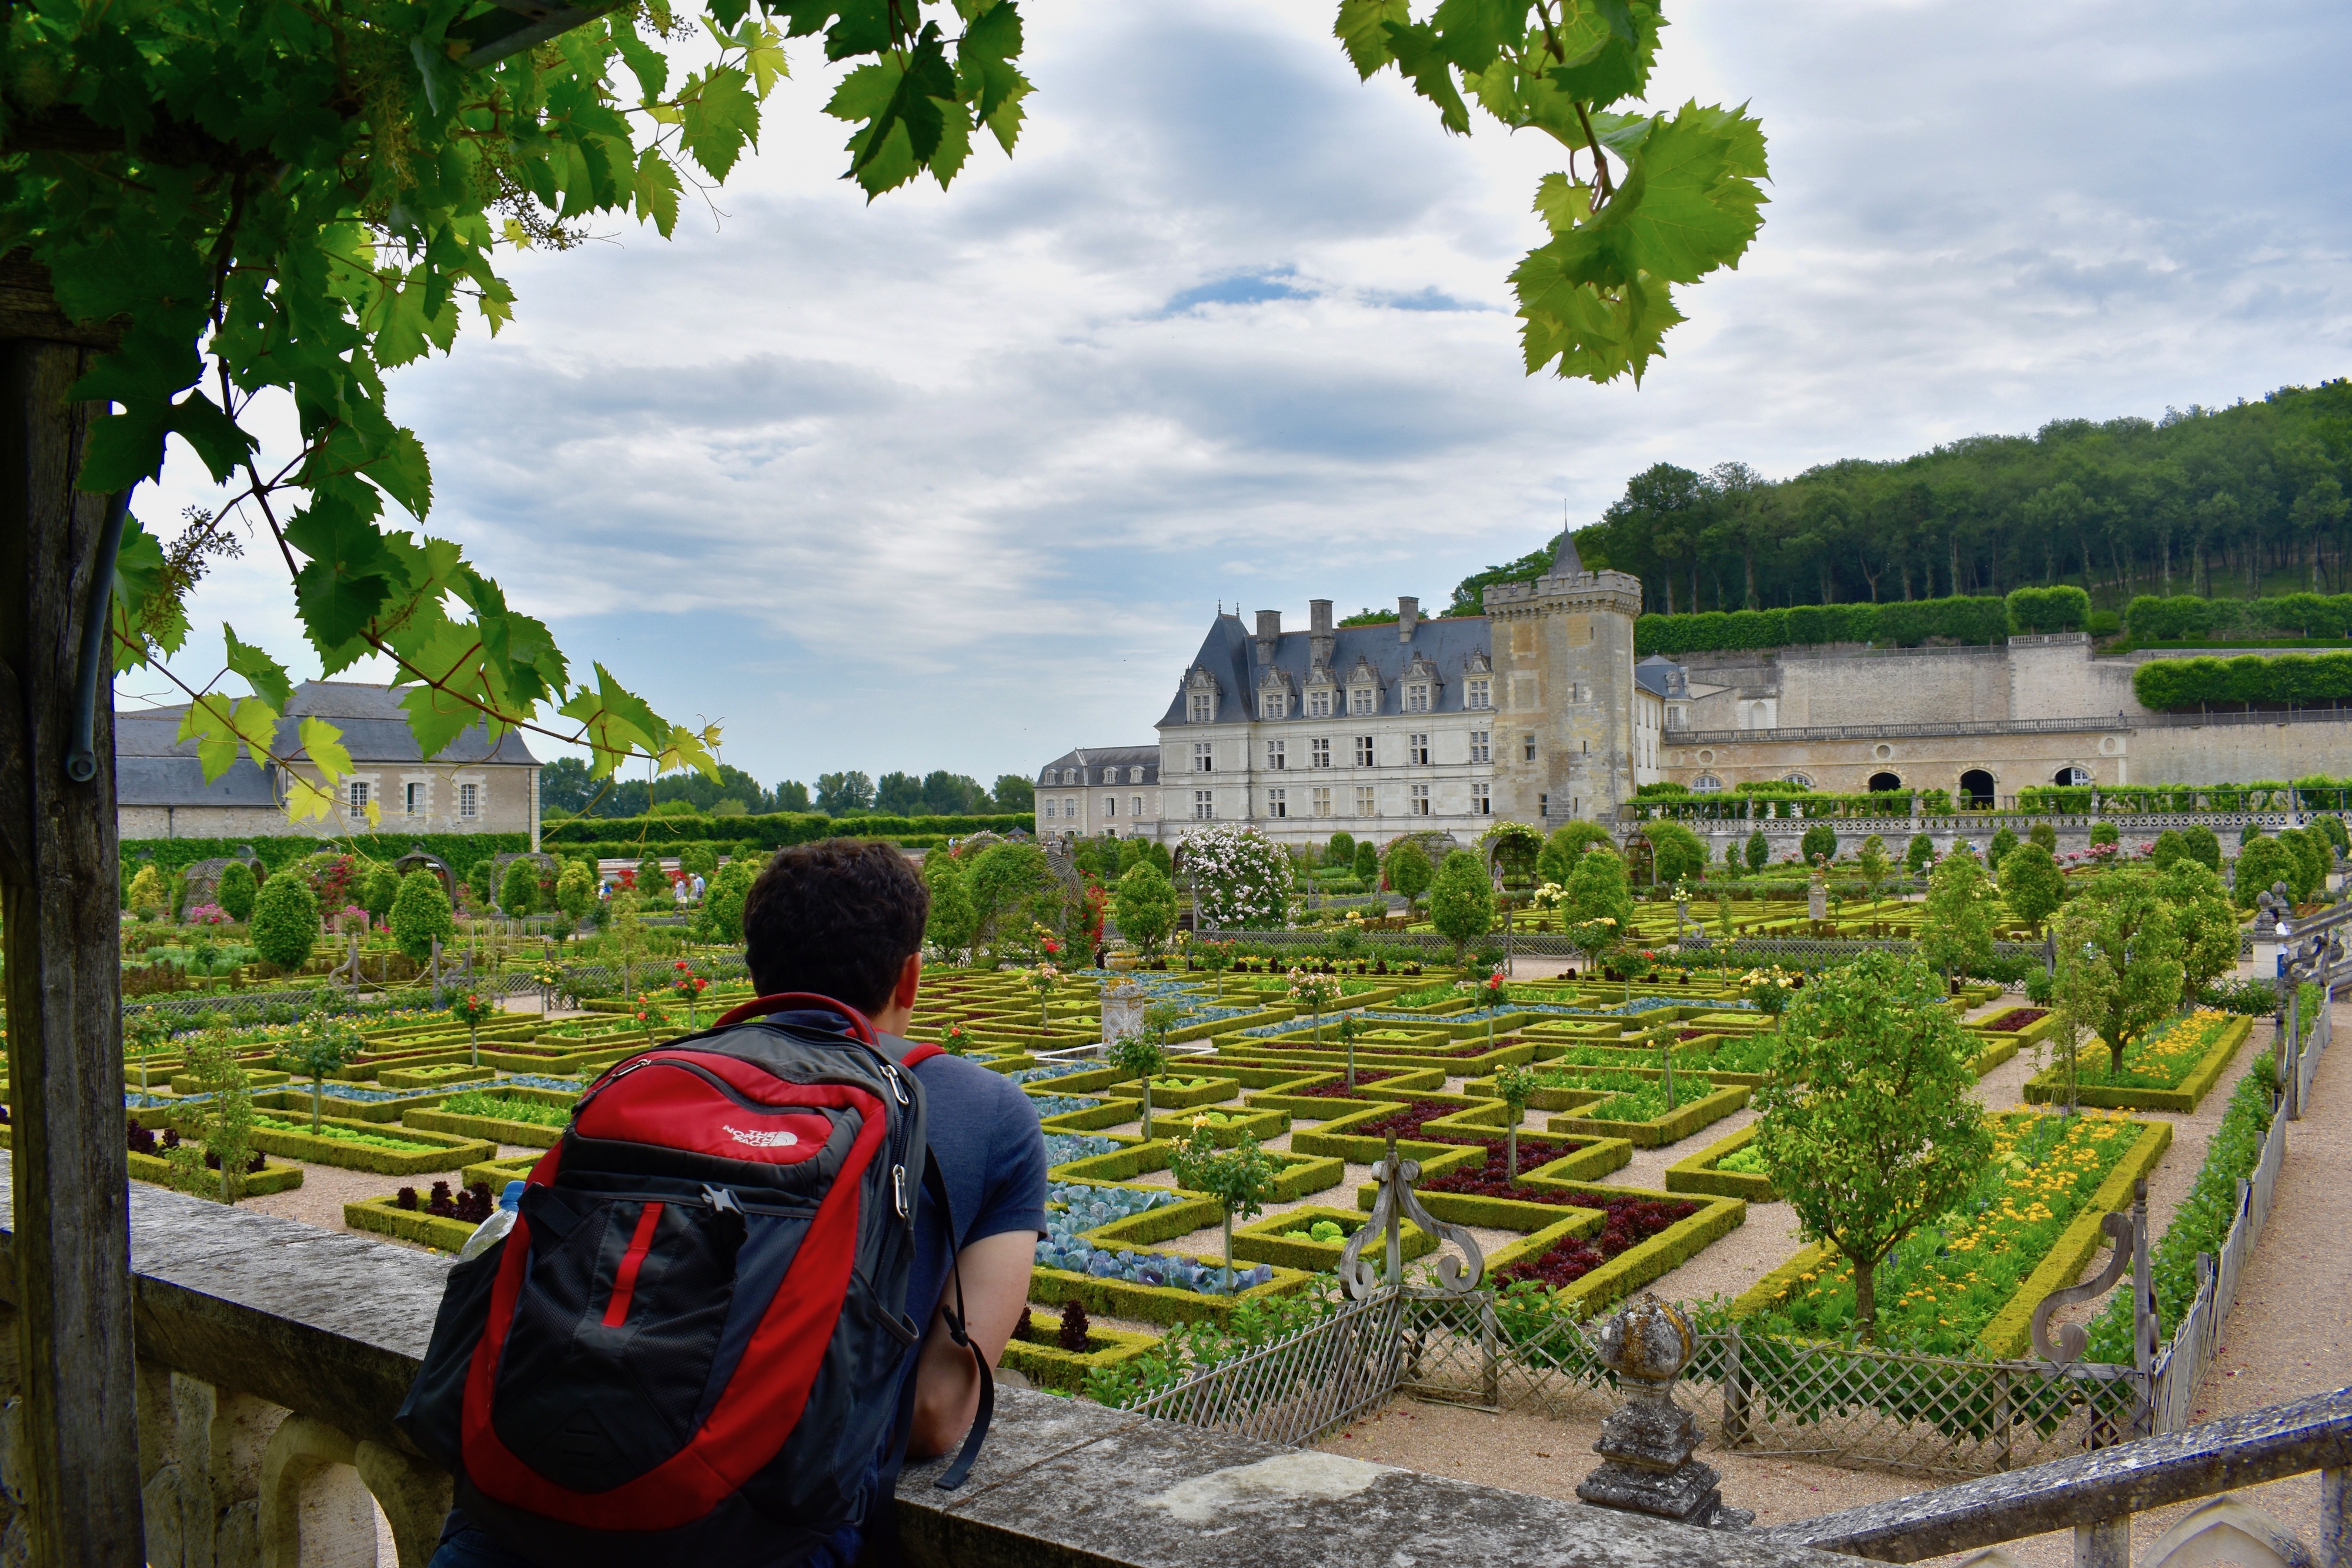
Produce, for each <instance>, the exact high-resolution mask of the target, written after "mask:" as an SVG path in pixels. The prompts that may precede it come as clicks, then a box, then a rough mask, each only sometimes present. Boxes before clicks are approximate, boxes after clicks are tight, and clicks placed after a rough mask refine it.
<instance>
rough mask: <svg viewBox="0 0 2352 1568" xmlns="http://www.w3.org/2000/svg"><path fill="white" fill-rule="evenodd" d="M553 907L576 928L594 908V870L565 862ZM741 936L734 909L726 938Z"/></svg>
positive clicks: (738, 916) (587, 865) (738, 913)
mask: <svg viewBox="0 0 2352 1568" xmlns="http://www.w3.org/2000/svg"><path fill="white" fill-rule="evenodd" d="M555 907H556V908H558V909H561V910H562V911H563V913H564V915H565V917H566V918H567V919H569V920H570V921H571V922H572V925H575V926H577V925H579V924H580V923H581V922H582V921H583V920H585V919H587V918H588V915H589V912H590V911H591V910H593V909H594V908H595V907H596V868H595V867H594V866H593V865H592V864H590V863H589V862H586V861H584V860H581V861H566V862H563V870H562V873H560V874H559V875H558V876H557V877H556V879H555ZM741 936H742V909H741V906H740V904H739V905H738V906H737V908H736V935H735V936H732V937H730V938H728V940H730V941H740V939H741Z"/></svg>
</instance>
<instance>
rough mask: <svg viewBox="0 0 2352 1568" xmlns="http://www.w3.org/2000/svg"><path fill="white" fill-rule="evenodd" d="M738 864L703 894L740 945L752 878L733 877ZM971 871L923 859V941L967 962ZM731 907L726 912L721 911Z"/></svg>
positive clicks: (953, 862) (945, 860) (938, 856)
mask: <svg viewBox="0 0 2352 1568" xmlns="http://www.w3.org/2000/svg"><path fill="white" fill-rule="evenodd" d="M734 870H735V862H732V861H730V862H727V864H726V865H725V866H723V867H722V868H720V870H719V875H718V876H717V877H716V878H715V879H713V880H712V882H711V883H710V889H709V892H708V893H706V894H703V898H702V908H703V913H704V914H705V915H706V916H707V917H709V920H710V922H711V924H712V925H713V926H714V927H719V926H720V925H723V924H724V923H725V921H726V920H727V919H728V918H730V917H731V919H732V922H733V925H734V929H735V931H736V932H737V933H738V935H737V936H734V937H732V938H730V940H734V941H740V940H741V939H742V937H741V935H740V933H741V931H742V929H743V898H744V895H745V894H747V893H749V892H750V891H751V882H750V881H749V880H748V878H743V877H734V876H730V873H732V872H734ZM970 883H971V879H970V873H969V871H968V869H967V868H966V866H965V864H964V862H961V861H959V860H957V859H956V858H955V857H954V856H953V855H950V854H945V853H933V854H929V855H925V856H924V857H923V886H924V887H925V888H926V889H927V890H928V891H929V894H930V895H931V897H930V908H929V912H928V913H926V914H925V915H924V916H923V940H924V941H926V942H929V944H930V945H931V946H934V947H937V948H938V949H940V952H942V953H961V954H962V955H964V956H965V958H966V959H967V960H969V959H970V957H971V947H972V937H973V934H974V926H975V925H976V917H975V915H974V912H973V910H972V904H971V885H970ZM720 904H726V905H727V906H728V909H727V911H726V912H725V913H724V914H723V915H722V912H721V911H720V910H719V907H718V906H719V905H720Z"/></svg>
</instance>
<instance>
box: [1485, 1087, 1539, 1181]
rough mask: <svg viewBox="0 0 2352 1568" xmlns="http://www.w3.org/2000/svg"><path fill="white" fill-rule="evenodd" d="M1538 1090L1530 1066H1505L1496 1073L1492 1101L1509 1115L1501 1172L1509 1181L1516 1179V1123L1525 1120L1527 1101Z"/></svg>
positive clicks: (1517, 1163)
mask: <svg viewBox="0 0 2352 1568" xmlns="http://www.w3.org/2000/svg"><path fill="white" fill-rule="evenodd" d="M1537 1088H1538V1083H1537V1082H1536V1070H1535V1069H1534V1068H1532V1067H1506V1068H1504V1069H1502V1070H1501V1071H1498V1072H1496V1074H1495V1098H1496V1099H1497V1100H1500V1101H1501V1102H1502V1103H1504V1104H1505V1105H1507V1106H1508V1107H1509V1108H1510V1112H1511V1119H1510V1121H1508V1122H1507V1123H1506V1124H1504V1127H1503V1170H1504V1174H1505V1175H1506V1176H1507V1177H1508V1179H1510V1180H1512V1181H1517V1180H1518V1179H1519V1124H1520V1123H1521V1122H1522V1121H1524V1120H1526V1119H1527V1114H1528V1101H1530V1100H1532V1099H1534V1098H1535V1097H1536V1090H1537Z"/></svg>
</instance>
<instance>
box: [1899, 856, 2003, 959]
mask: <svg viewBox="0 0 2352 1568" xmlns="http://www.w3.org/2000/svg"><path fill="white" fill-rule="evenodd" d="M1999 914H2000V894H1999V893H1997V892H1996V891H1994V888H1993V885H1992V879H1991V878H1990V877H1988V876H1986V875H1985V869H1984V862H1982V861H1980V860H1979V859H1977V857H1976V854H1975V852H1973V851H1971V850H1969V849H1968V848H1966V847H1965V846H1959V847H1956V848H1955V850H1954V852H1952V853H1950V854H1948V855H1946V856H1945V857H1944V858H1943V859H1942V860H1940V861H1937V862H1936V869H1935V871H1934V872H1933V873H1930V874H1929V876H1928V878H1927V909H1926V912H1925V913H1924V914H1923V915H1921V917H1920V920H1919V954H1920V956H1922V957H1923V958H1925V959H1927V962H1928V963H1930V964H1932V965H1934V966H1935V967H1937V968H1939V969H1941V970H1942V971H1943V972H1944V980H1945V983H1946V986H1947V988H1948V987H1949V985H1950V982H1951V980H1952V978H1953V977H1954V976H1955V975H1961V974H1966V973H1968V971H1969V970H1970V969H1972V968H1975V967H1979V966H1981V965H1984V964H1988V963H1990V962H1991V961H1992V932H1993V922H1994V919H1995V918H1996V916H1998V915H1999Z"/></svg>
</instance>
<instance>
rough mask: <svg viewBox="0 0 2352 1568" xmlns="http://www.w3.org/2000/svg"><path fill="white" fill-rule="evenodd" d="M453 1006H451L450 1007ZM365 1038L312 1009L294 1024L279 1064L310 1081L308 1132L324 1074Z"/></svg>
mask: <svg viewBox="0 0 2352 1568" xmlns="http://www.w3.org/2000/svg"><path fill="white" fill-rule="evenodd" d="M453 1010H454V1009H453ZM365 1043H366V1042H365V1041H364V1040H362V1039H361V1037H360V1031H359V1030H355V1029H353V1028H352V1027H351V1025H349V1024H347V1023H344V1022H343V1021H342V1020H341V1019H335V1018H331V1017H328V1016H327V1015H325V1014H323V1013H314V1014H312V1015H311V1016H310V1017H309V1018H306V1019H303V1020H302V1021H301V1022H300V1023H299V1024H298V1025H297V1026H296V1027H295V1030H294V1036H293V1038H292V1039H290V1040H288V1041H287V1042H286V1044H285V1046H284V1048H283V1049H281V1050H280V1051H278V1062H279V1065H280V1067H281V1068H282V1069H283V1070H284V1071H288V1072H294V1073H299V1074H300V1075H301V1076H302V1077H305V1078H308V1079H309V1080H310V1132H311V1134H312V1135H313V1136H316V1135H317V1134H318V1131H319V1113H320V1105H321V1103H322V1102H323V1100H324V1098H325V1095H326V1092H327V1074H328V1073H330V1072H334V1071H339V1070H341V1069H342V1068H345V1067H348V1066H350V1065H351V1061H352V1058H353V1057H355V1056H357V1055H358V1054H359V1053H360V1051H361V1050H362V1047H363V1046H364V1045H365Z"/></svg>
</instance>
